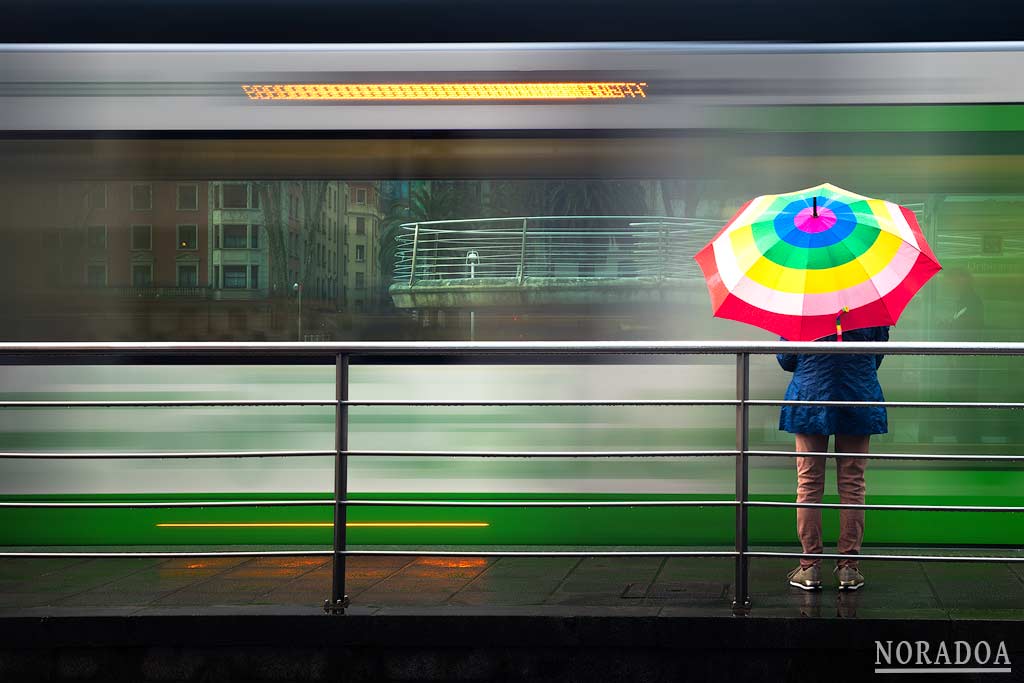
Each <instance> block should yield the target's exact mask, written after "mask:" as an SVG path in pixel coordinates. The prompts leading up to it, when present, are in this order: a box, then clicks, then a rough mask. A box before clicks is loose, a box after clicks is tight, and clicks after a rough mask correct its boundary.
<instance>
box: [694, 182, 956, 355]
mask: <svg viewBox="0 0 1024 683" xmlns="http://www.w3.org/2000/svg"><path fill="white" fill-rule="evenodd" d="M695 258H696V259H697V263H698V264H699V265H700V267H701V270H703V271H704V278H705V280H706V281H707V285H708V290H709V292H710V294H711V305H712V308H713V310H714V314H715V316H716V317H719V318H728V319H730V320H738V321H740V322H745V323H749V324H751V325H756V326H757V327H760V328H763V329H765V330H768V331H770V332H775V333H776V334H779V335H781V336H783V337H785V338H786V339H790V340H793V341H812V340H815V339H820V338H821V337H825V336H827V335H830V334H833V333H835V332H836V328H837V324H838V323H839V321H840V320H841V322H842V327H843V328H844V329H858V328H862V327H873V326H875V325H893V324H895V323H896V321H897V320H898V319H899V317H900V314H901V313H902V312H903V309H904V308H905V307H906V305H907V302H909V301H910V299H911V297H913V296H914V294H916V293H917V291H918V290H919V289H921V287H922V286H923V285H924V283H925V282H927V281H928V279H929V278H930V277H932V276H933V275H935V273H937V272H938V271H939V270H941V269H942V266H940V265H939V262H938V260H937V259H936V258H935V254H934V253H933V252H932V250H931V248H930V247H929V246H928V243H927V242H926V241H925V239H924V234H923V233H922V232H921V228H920V226H919V225H918V224H917V219H916V218H915V217H914V213H913V212H912V211H910V210H909V209H907V208H905V207H902V206H899V205H897V204H893V203H892V202H887V201H883V200H881V199H870V198H868V197H863V196H861V195H858V194H854V193H852V192H848V191H847V190H844V189H842V188H839V187H836V186H835V185H830V184H828V183H826V184H823V185H818V186H817V187H810V188H807V189H806V190H799V191H797V192H791V193H789V194H775V195H763V196H761V197H757V198H755V199H752V200H750V201H749V202H747V203H746V204H744V205H743V207H742V208H740V210H739V212H737V214H736V215H735V216H733V218H732V220H730V221H729V222H728V224H726V226H725V227H724V228H722V230H721V231H720V232H719V233H718V234H717V235H715V237H714V238H713V239H712V240H711V241H710V242H709V243H708V244H707V245H706V246H705V247H704V248H703V249H701V250H700V251H699V252H698V253H697V255H696V257H695Z"/></svg>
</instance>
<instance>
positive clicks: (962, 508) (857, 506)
mask: <svg viewBox="0 0 1024 683" xmlns="http://www.w3.org/2000/svg"><path fill="white" fill-rule="evenodd" d="M744 505H746V506H748V507H777V508H834V509H839V510H919V511H930V512H1024V507H1021V506H997V505H881V504H869V503H788V502H784V501H775V500H770V501H769V500H760V501H752V500H748V501H747V502H745V503H744Z"/></svg>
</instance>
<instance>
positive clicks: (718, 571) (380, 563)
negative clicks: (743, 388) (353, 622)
mask: <svg viewBox="0 0 1024 683" xmlns="http://www.w3.org/2000/svg"><path fill="white" fill-rule="evenodd" d="M229 549H230V548H224V550H229ZM11 550H13V549H11ZM36 550H42V549H36ZM108 550H109V549H108ZM133 550H139V549H138V548H135V549H133ZM765 550H768V548H765ZM886 552H891V550H890V549H887V551H886ZM892 552H895V551H892ZM904 552H906V553H907V554H910V552H911V551H904ZM968 552H969V551H968ZM975 554H976V553H975ZM791 566H793V561H792V560H790V559H776V558H753V559H752V561H751V571H750V590H751V598H752V612H751V614H752V616H760V617H783V618H786V617H819V618H837V617H838V618H868V619H913V620H917V619H922V620H971V619H988V620H1022V619H1024V564H1021V563H985V564H981V563H945V562H943V563H939V562H912V561H900V562H896V561H867V560H865V561H862V562H861V571H862V572H863V573H864V575H865V577H866V581H867V583H866V585H865V586H864V587H863V588H862V589H861V590H859V591H854V592H843V593H840V592H839V591H837V590H836V588H835V579H834V577H833V576H832V575H831V573H830V565H827V564H825V565H824V567H825V568H826V570H825V571H824V572H823V580H824V583H825V586H824V589H823V590H821V591H818V592H805V591H802V590H800V589H797V588H793V587H790V586H788V585H787V583H786V579H785V576H786V572H787V570H788V569H789V568H790V567H791ZM732 583H733V560H732V559H731V558H724V559H723V558H657V557H641V558H635V557H624V558H609V557H585V558H576V557H556V558H523V557H504V558H489V557H487V558H485V557H474V556H473V555H471V554H467V555H465V556H463V557H429V556H423V557H396V556H382V557H351V558H349V560H348V571H347V582H346V584H347V585H346V588H347V593H348V595H349V597H350V599H351V607H350V609H349V612H350V613H352V614H364V615H365V614H434V613H438V614H463V613H464V614H522V615H581V614H593V615H622V616H629V615H633V616H666V617H668V616H705V617H706V616H728V615H731V604H732V597H733V596H732V590H733V588H732ZM330 585H331V563H330V559H329V558H327V557H320V556H303V557H256V558H252V557H242V558H239V557H231V558H212V559H211V558H173V559H159V558H131V559H121V558H118V559H107V558H103V559H85V558H55V559H39V558H32V559H24V558H3V559H0V617H24V616H43V615H53V616H62V615H110V616H114V615H120V616H127V615H139V616H142V615H147V614H153V615H159V614H176V613H178V614H180V613H189V614H198V613H210V614H217V613H220V614H225V613H238V614H251V613H259V614H275V613H288V614H312V613H318V612H320V611H321V609H322V607H321V606H322V604H323V601H324V599H325V598H326V597H328V595H329V592H330Z"/></svg>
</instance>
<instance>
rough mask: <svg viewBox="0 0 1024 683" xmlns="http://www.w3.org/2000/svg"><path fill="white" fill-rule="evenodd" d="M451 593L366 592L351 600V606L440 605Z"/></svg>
mask: <svg viewBox="0 0 1024 683" xmlns="http://www.w3.org/2000/svg"><path fill="white" fill-rule="evenodd" d="M452 592H453V591H440V592H438V591H434V592H425V591H419V592H410V593H393V592H391V591H384V592H380V591H377V592H374V591H366V592H365V593H361V594H360V595H358V596H356V597H353V598H351V600H352V602H353V604H355V603H356V602H358V604H360V605H442V604H444V603H445V602H446V601H447V600H448V598H450V597H451V595H452Z"/></svg>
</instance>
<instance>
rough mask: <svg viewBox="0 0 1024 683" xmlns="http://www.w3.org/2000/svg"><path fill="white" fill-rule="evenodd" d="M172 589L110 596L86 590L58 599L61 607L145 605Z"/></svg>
mask: <svg viewBox="0 0 1024 683" xmlns="http://www.w3.org/2000/svg"><path fill="white" fill-rule="evenodd" d="M171 592H172V591H160V592H136V593H118V594H117V595H116V596H111V595H110V594H108V593H105V592H92V591H86V592H85V593H78V594H77V595H70V596H68V597H66V598H62V599H61V600H60V601H59V603H58V604H59V606H61V607H128V606H131V605H137V606H145V605H149V604H152V603H154V602H156V601H157V600H159V599H161V598H163V597H166V596H167V595H170V594H171Z"/></svg>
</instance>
